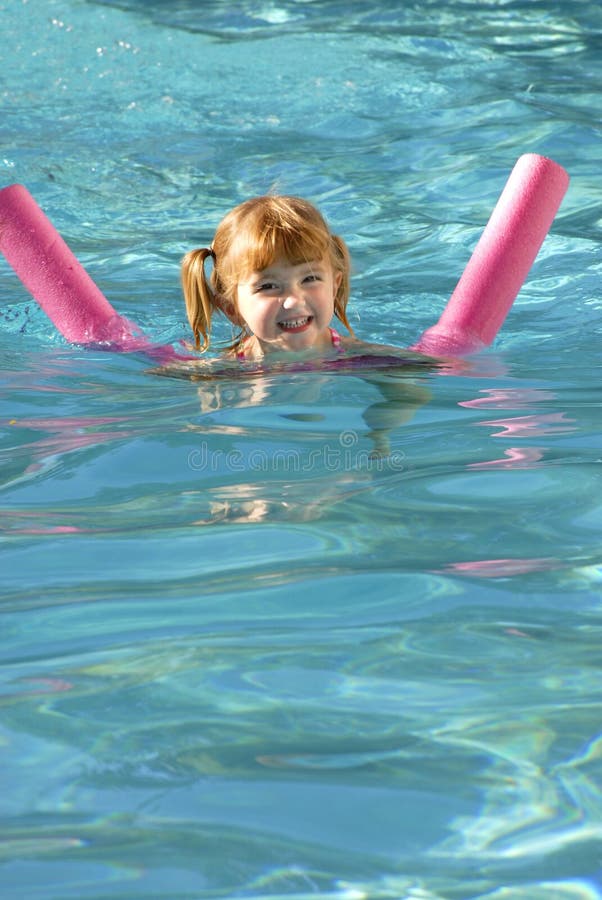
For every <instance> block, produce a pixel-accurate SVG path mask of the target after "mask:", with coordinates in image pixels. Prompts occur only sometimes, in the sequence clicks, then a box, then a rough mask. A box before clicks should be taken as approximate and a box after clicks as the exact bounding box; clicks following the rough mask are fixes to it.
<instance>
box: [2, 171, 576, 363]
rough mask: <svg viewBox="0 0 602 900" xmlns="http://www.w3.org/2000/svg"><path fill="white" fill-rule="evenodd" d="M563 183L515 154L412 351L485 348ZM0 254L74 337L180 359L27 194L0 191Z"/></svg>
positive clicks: (458, 352)
mask: <svg viewBox="0 0 602 900" xmlns="http://www.w3.org/2000/svg"><path fill="white" fill-rule="evenodd" d="M568 184H569V176H568V174H567V173H566V171H565V170H564V169H563V168H562V166H560V165H558V163H556V162H554V161H553V160H551V159H547V158H546V157H543V156H539V155H537V154H534V153H527V154H525V155H523V156H521V157H520V159H519V160H518V162H517V163H516V165H515V167H514V169H513V170H512V172H511V174H510V177H509V178H508V181H507V183H506V186H505V188H504V190H503V192H502V194H501V196H500V198H499V200H498V202H497V204H496V206H495V208H494V210H493V213H492V214H491V217H490V219H489V222H488V223H487V225H486V227H485V230H484V231H483V234H482V235H481V238H480V239H479V241H478V243H477V246H476V247H475V250H474V252H473V254H472V256H471V258H470V260H469V262H468V265H467V266H466V268H465V270H464V272H463V274H462V276H461V278H460V280H459V282H458V284H457V286H456V288H455V290H454V292H453V294H452V296H451V298H450V299H449V301H448V303H447V305H446V307H445V309H444V311H443V314H442V315H441V318H440V319H439V321H438V323H437V324H436V325H434V326H432V327H431V328H428V329H427V330H426V331H425V332H424V334H423V335H422V337H421V338H420V340H419V341H418V342H417V343H416V344H414V345H413V347H411V348H410V349H412V350H415V351H418V352H420V353H424V354H431V355H442V356H449V355H452V356H464V355H468V354H471V353H476V352H478V351H479V350H481V349H483V348H484V347H486V346H488V345H489V344H491V342H492V341H493V339H494V338H495V336H496V334H497V333H498V331H499V329H500V328H501V326H502V324H503V322H504V319H505V318H506V315H507V314H508V311H509V310H510V307H511V306H512V303H513V302H514V300H515V298H516V296H517V294H518V292H519V291H520V288H521V286H522V285H523V283H524V281H525V278H526V277H527V274H528V272H529V270H530V268H531V266H532V264H533V262H534V260H535V257H536V256H537V253H538V252H539V248H540V247H541V245H542V243H543V241H544V238H545V237H546V235H547V233H548V231H549V229H550V227H551V225H552V222H553V220H554V217H555V215H556V213H557V211H558V208H559V206H560V204H561V202H562V199H563V197H564V195H565V193H566V190H567V188H568ZM0 250H1V251H2V253H3V254H4V256H5V257H6V259H7V261H8V263H9V264H10V265H11V266H12V268H13V269H14V271H15V273H16V274H17V276H18V277H19V279H20V280H21V281H22V282H23V284H24V285H25V287H26V288H27V290H28V291H29V292H30V293H31V294H32V296H33V297H34V299H35V300H36V301H37V303H39V305H40V306H41V307H42V309H43V310H44V312H45V313H46V314H47V315H48V316H49V318H50V319H51V320H52V322H53V323H54V325H55V326H56V328H57V329H58V330H59V331H60V333H61V334H62V335H63V337H64V338H65V339H66V340H67V341H69V342H70V343H75V344H83V345H93V346H102V347H105V348H107V349H110V350H115V351H120V352H134V351H138V352H143V353H145V354H146V355H148V356H150V357H152V358H153V359H154V360H156V361H166V360H169V359H173V358H178V359H187V358H188V359H196V358H198V357H193V356H183V355H181V354H179V353H176V351H175V350H174V349H173V348H172V347H171V346H168V345H157V344H153V342H152V341H151V340H150V339H149V338H148V337H146V335H144V334H143V332H142V331H141V330H140V329H139V328H138V327H137V326H136V325H135V324H134V323H132V322H130V321H129V320H128V319H125V318H124V317H123V316H120V315H119V314H118V313H117V312H116V311H115V309H114V308H113V307H112V306H111V304H110V303H109V301H108V300H107V299H106V297H105V296H104V295H103V294H102V292H101V291H100V289H99V288H98V287H97V286H96V284H95V283H94V282H93V281H92V279H91V278H90V276H89V275H88V273H87V272H86V270H85V269H84V268H83V266H82V265H81V263H80V262H78V260H77V259H76V257H75V256H74V254H73V253H72V251H71V250H70V249H69V247H68V246H67V244H66V243H65V241H64V240H63V238H62V237H61V236H60V235H59V233H58V232H57V230H56V229H55V228H54V226H53V225H52V223H51V222H50V220H49V219H48V218H47V217H46V215H45V214H44V213H43V212H42V210H41V209H40V207H39V206H38V205H37V203H36V201H35V200H34V199H33V197H32V196H31V194H30V193H29V192H28V190H27V189H26V188H25V187H23V185H20V184H13V185H10V186H9V187H6V188H4V189H3V190H1V191H0Z"/></svg>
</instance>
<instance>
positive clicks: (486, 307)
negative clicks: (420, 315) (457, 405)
mask: <svg viewBox="0 0 602 900" xmlns="http://www.w3.org/2000/svg"><path fill="white" fill-rule="evenodd" d="M568 184H569V176H568V175H567V173H566V172H565V170H564V169H563V168H562V166H559V165H558V163H555V162H553V161H552V160H551V159H546V158H545V157H543V156H538V155H537V154H535V153H527V154H525V155H524V156H521V157H520V159H519V160H518V162H517V163H516V165H515V167H514V169H513V170H512V172H511V173H510V177H509V178H508V181H507V183H506V186H505V188H504V190H503V191H502V194H501V196H500V198H499V200H498V202H497V204H496V206H495V209H494V210H493V213H492V214H491V218H490V219H489V222H488V223H487V225H486V227H485V230H484V232H483V234H482V235H481V238H480V239H479V242H478V244H477V246H476V247H475V250H474V253H473V254H472V256H471V258H470V260H469V262H468V265H467V266H466V269H465V270H464V272H463V274H462V277H461V278H460V280H459V282H458V284H457V286H456V289H455V290H454V292H453V294H452V296H451V297H450V299H449V301H448V303H447V306H446V307H445V310H444V311H443V314H442V316H441V318H440V319H439V322H438V323H437V324H436V325H434V326H433V327H432V328H429V329H427V331H425V332H424V334H423V335H422V337H421V338H420V340H419V341H418V343H417V344H415V345H414V347H412V349H413V350H418V351H419V352H420V353H427V354H428V353H431V354H440V355H441V354H443V355H447V354H449V355H463V354H467V353H475V352H476V351H478V350H481V349H482V348H483V347H485V346H487V345H488V344H490V343H491V342H492V341H493V339H494V338H495V336H496V334H497V333H498V331H499V329H500V328H501V326H502V323H503V321H504V319H505V318H506V315H507V313H508V311H509V309H510V307H511V306H512V303H513V302H514V300H515V298H516V295H517V294H518V292H519V290H520V289H521V287H522V284H523V282H524V280H525V278H526V277H527V274H528V272H529V269H530V268H531V266H532V265H533V262H534V260H535V257H536V256H537V253H538V251H539V248H540V247H541V245H542V243H543V240H544V238H545V236H546V235H547V233H548V231H549V230H550V226H551V224H552V222H553V220H554V216H555V215H556V213H557V211H558V208H559V206H560V204H561V202H562V198H563V197H564V195H565V193H566V190H567V188H568Z"/></svg>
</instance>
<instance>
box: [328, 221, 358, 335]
mask: <svg viewBox="0 0 602 900" xmlns="http://www.w3.org/2000/svg"><path fill="white" fill-rule="evenodd" d="M330 239H331V243H332V256H333V269H334V271H335V272H337V273H340V274H341V276H342V278H341V283H340V285H339V289H338V291H337V293H336V296H335V298H334V314H335V316H336V317H337V319H339V321H340V322H342V323H343V325H344V326H345V328H346V329H347V330H348V331H349V333H350V334H353V328H352V327H351V325H350V324H349V320H348V318H347V302H348V300H349V293H350V290H351V282H350V272H351V255H350V253H349V250H348V248H347V244H346V243H345V241H344V240H343V238H340V237H339V236H338V235H336V234H331V235H330Z"/></svg>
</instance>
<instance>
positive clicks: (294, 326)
mask: <svg viewBox="0 0 602 900" xmlns="http://www.w3.org/2000/svg"><path fill="white" fill-rule="evenodd" d="M313 320H314V317H313V316H303V318H301V319H287V320H286V321H285V322H278V327H279V328H280V329H281V330H282V331H289V332H290V331H304V330H305V328H307V326H308V325H310V324H311V323H312V322H313Z"/></svg>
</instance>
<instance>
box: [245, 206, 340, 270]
mask: <svg viewBox="0 0 602 900" xmlns="http://www.w3.org/2000/svg"><path fill="white" fill-rule="evenodd" d="M245 224H247V223H245ZM248 225H251V227H248ZM248 225H247V227H246V228H244V227H243V229H242V230H241V231H240V232H239V233H238V234H237V236H236V238H235V240H234V244H233V246H232V249H231V251H230V256H231V260H232V264H233V267H235V268H236V269H237V270H238V272H240V273H244V276H246V277H248V276H249V275H250V274H251V272H262V271H263V270H264V269H267V268H269V266H271V265H273V264H274V263H275V262H276V260H277V259H286V260H288V261H289V262H290V263H292V265H300V264H301V263H304V262H315V261H318V260H322V259H324V257H325V256H326V255H327V253H328V250H329V244H330V239H329V235H328V234H327V233H325V232H324V228H323V227H322V228H316V227H315V226H313V225H312V224H311V223H309V222H307V221H303V220H301V221H300V222H299V224H298V225H297V224H296V223H295V224H294V225H293V227H291V226H290V225H289V224H288V223H286V224H283V223H281V222H253V223H248ZM253 226H255V227H253Z"/></svg>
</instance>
